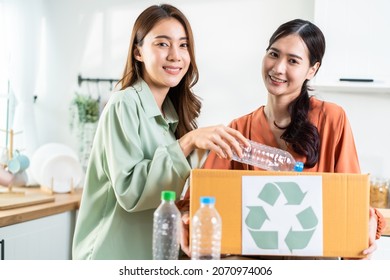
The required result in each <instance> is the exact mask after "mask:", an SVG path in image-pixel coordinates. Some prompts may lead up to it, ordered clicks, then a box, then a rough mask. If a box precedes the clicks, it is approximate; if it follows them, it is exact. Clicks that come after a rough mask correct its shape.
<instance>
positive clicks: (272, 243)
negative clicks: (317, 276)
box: [245, 182, 318, 252]
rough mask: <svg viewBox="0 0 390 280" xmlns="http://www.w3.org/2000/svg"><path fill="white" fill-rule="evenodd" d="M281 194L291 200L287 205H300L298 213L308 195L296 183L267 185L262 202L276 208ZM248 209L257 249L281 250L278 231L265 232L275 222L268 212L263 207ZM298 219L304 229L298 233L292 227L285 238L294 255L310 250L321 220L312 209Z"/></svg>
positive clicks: (262, 192) (300, 213) (251, 231)
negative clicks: (269, 224) (306, 249)
mask: <svg viewBox="0 0 390 280" xmlns="http://www.w3.org/2000/svg"><path fill="white" fill-rule="evenodd" d="M281 194H283V196H284V197H285V199H286V200H287V203H286V205H296V206H297V207H298V209H300V208H299V206H300V204H301V203H302V201H303V200H304V198H305V195H306V193H303V192H302V190H301V188H300V187H299V185H298V184H297V183H295V182H274V183H267V184H265V185H264V187H263V188H262V190H261V192H260V193H259V195H258V198H259V199H260V200H262V201H263V202H265V203H267V204H268V205H270V206H272V207H273V206H274V205H275V203H276V202H277V200H278V199H279V197H280V195H281ZM247 208H248V209H249V213H248V215H247V217H246V219H245V224H246V226H247V228H248V230H249V232H250V234H251V236H252V239H253V241H254V242H255V243H256V246H257V247H258V248H260V249H278V248H279V233H278V231H272V230H271V231H270V230H267V231H266V230H261V229H262V227H263V225H264V224H265V223H266V222H267V221H269V222H272V221H271V220H270V218H269V217H268V215H267V213H266V211H265V209H264V208H263V207H262V206H247ZM295 217H296V218H297V220H298V222H299V224H300V226H301V227H302V228H301V229H295V230H294V229H293V228H292V227H290V230H289V232H288V233H287V235H286V237H285V238H284V242H285V243H286V245H287V247H288V248H289V250H290V252H292V251H293V250H294V249H304V248H306V246H307V245H308V244H309V242H310V240H311V238H312V236H313V234H314V232H315V230H316V226H317V225H318V218H317V216H316V215H315V213H314V210H313V208H312V207H307V208H305V209H304V210H302V211H300V212H299V213H297V214H296V215H295Z"/></svg>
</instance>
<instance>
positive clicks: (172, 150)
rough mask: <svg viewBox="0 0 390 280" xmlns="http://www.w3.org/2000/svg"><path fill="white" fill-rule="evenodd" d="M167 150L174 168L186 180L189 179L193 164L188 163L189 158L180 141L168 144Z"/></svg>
mask: <svg viewBox="0 0 390 280" xmlns="http://www.w3.org/2000/svg"><path fill="white" fill-rule="evenodd" d="M167 151H168V154H169V155H170V157H171V160H172V164H173V168H174V169H175V170H176V172H177V173H178V174H179V176H180V177H181V178H182V179H183V180H184V181H185V180H187V178H188V176H190V172H191V166H190V164H189V163H188V161H187V158H186V157H185V156H184V154H183V151H182V150H181V148H180V145H179V142H178V141H175V142H174V143H172V144H170V145H168V146H167Z"/></svg>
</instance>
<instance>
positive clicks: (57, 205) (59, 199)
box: [0, 188, 82, 227]
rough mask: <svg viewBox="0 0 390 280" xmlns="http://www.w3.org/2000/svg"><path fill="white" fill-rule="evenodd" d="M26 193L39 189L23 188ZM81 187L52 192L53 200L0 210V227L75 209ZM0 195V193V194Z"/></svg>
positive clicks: (79, 197) (78, 202) (77, 206)
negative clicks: (69, 191)
mask: <svg viewBox="0 0 390 280" xmlns="http://www.w3.org/2000/svg"><path fill="white" fill-rule="evenodd" d="M23 191H24V192H25V193H26V194H28V193H30V192H31V193H34V192H41V190H40V189H34V188H23ZM81 194H82V189H76V190H74V192H73V193H64V194H62V193H61V194H58V193H54V194H53V196H54V201H53V202H46V203H41V204H35V205H31V206H24V207H19V208H13V209H8V210H0V227H4V226H9V225H13V224H17V223H22V222H26V221H30V220H34V219H39V218H42V217H46V216H50V215H54V214H59V213H63V212H67V211H72V210H77V209H78V208H79V206H80V200H81ZM0 195H1V194H0Z"/></svg>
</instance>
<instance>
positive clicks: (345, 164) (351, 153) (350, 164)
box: [334, 110, 360, 173]
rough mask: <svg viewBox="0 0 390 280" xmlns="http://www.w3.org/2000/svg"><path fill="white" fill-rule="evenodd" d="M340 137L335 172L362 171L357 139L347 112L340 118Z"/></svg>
mask: <svg viewBox="0 0 390 280" xmlns="http://www.w3.org/2000/svg"><path fill="white" fill-rule="evenodd" d="M338 124H339V128H338V130H335V131H339V139H338V141H337V144H336V147H335V151H334V152H335V172H336V173H360V165H359V159H358V155H357V151H356V146H355V140H354V137H353V133H352V128H351V125H350V123H349V121H348V118H347V116H346V114H345V112H344V111H343V110H342V114H341V116H340V119H339V122H338Z"/></svg>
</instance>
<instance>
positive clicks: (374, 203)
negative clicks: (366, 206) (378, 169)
mask: <svg viewBox="0 0 390 280" xmlns="http://www.w3.org/2000/svg"><path fill="white" fill-rule="evenodd" d="M388 200H389V181H388V180H387V179H384V178H375V177H374V178H372V179H371V180H370V205H371V207H374V208H388Z"/></svg>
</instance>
